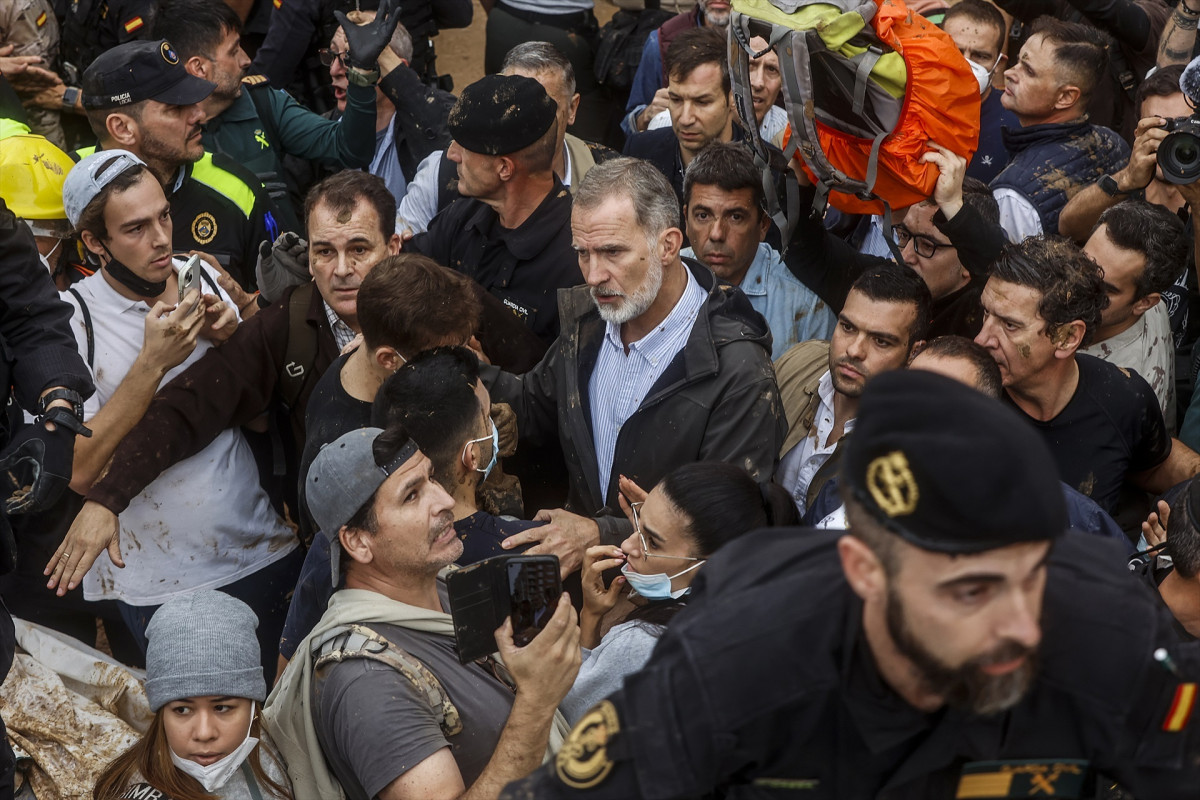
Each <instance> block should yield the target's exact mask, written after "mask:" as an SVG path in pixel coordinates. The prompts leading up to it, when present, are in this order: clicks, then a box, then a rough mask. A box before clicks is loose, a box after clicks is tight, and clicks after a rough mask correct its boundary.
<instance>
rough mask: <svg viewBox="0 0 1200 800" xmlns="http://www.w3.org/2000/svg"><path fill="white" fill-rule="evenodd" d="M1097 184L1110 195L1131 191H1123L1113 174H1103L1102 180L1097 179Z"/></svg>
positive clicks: (1114, 195)
mask: <svg viewBox="0 0 1200 800" xmlns="http://www.w3.org/2000/svg"><path fill="white" fill-rule="evenodd" d="M1096 185H1097V186H1099V187H1100V191H1102V192H1104V193H1105V194H1106V195H1108V196H1109V197H1116V196H1118V195H1123V194H1129V192H1122V191H1121V187H1120V185H1118V184H1117V179H1116V178H1114V177H1113V176H1112V175H1101V176H1100V180H1098V181H1096Z"/></svg>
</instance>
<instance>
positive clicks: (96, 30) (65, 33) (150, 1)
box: [54, 0, 158, 86]
mask: <svg viewBox="0 0 1200 800" xmlns="http://www.w3.org/2000/svg"><path fill="white" fill-rule="evenodd" d="M54 12H55V14H56V15H57V16H58V18H59V19H60V20H61V21H62V44H61V47H60V53H61V54H62V61H63V73H64V74H63V77H64V78H65V79H66V81H67V83H68V84H70V85H72V86H78V85H79V80H80V78H81V77H82V76H83V71H84V70H86V69H87V68H88V65H89V64H91V63H92V61H94V60H95V59H96V56H98V55H100V54H101V53H103V52H104V51H105V50H110V49H112V48H114V47H116V46H117V45H119V44H124V43H125V42H132V41H134V40H135V39H146V38H149V36H150V32H151V31H152V30H153V28H154V17H155V15H156V14H157V13H158V3H156V2H154V0H56V2H55V7H54Z"/></svg>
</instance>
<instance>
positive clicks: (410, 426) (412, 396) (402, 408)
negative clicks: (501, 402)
mask: <svg viewBox="0 0 1200 800" xmlns="http://www.w3.org/2000/svg"><path fill="white" fill-rule="evenodd" d="M478 381H479V360H478V359H477V358H476V357H475V355H474V354H473V353H472V352H471V351H470V350H467V349H466V348H465V347H435V348H433V349H432V350H425V351H423V352H421V353H418V354H417V355H416V356H414V357H413V359H412V360H411V361H409V362H408V363H406V364H405V365H404V366H402V367H401V368H400V369H398V370H396V372H395V374H393V375H391V376H389V377H388V379H387V380H385V381H384V382H383V385H382V386H380V387H379V392H378V393H376V395H375V402H374V403H373V405H372V407H371V422H372V424H375V425H379V426H387V427H388V428H391V427H392V426H393V425H397V424H399V425H402V426H403V427H404V428H405V430H407V431H408V432H409V433H410V434H412V439H413V441H414V442H416V443H417V447H419V448H421V452H422V453H424V454H425V455H427V456H428V457H429V460H430V461H431V462H433V474H434V475H435V476H436V477H437V479H438V480H439V481H442V480H446V479H447V478H448V477H449V476H451V475H453V474H454V465H455V463H456V462H457V461H458V454H459V452H460V451H461V450H462V446H463V443H464V442H465V441H467V440H468V439H471V438H473V437H474V434H475V430H476V427H475V423H476V421H477V420H478V419H479V418H480V417H479V415H480V409H479V398H478V397H477V396H476V394H475V384H476V383H478Z"/></svg>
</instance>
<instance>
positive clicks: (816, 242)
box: [784, 187, 1006, 339]
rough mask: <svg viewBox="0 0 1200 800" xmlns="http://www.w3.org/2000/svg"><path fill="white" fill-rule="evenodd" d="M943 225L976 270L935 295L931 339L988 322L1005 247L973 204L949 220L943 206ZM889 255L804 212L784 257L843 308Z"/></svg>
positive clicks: (805, 196) (805, 193)
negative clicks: (990, 286) (986, 305)
mask: <svg viewBox="0 0 1200 800" xmlns="http://www.w3.org/2000/svg"><path fill="white" fill-rule="evenodd" d="M800 191H801V194H800V207H801V208H807V207H808V206H807V204H809V203H811V202H812V195H811V193H812V191H813V190H812V189H811V188H808V187H802V188H801V190H800ZM933 222H934V224H935V225H936V226H937V228H938V230H940V231H941V232H942V233H944V234H946V238H947V239H949V240H950V243H951V244H953V245H954V246H955V249H957V250H958V259H959V261H960V262H962V265H963V266H964V267H965V268H966V269H967V271H968V272H970V273H971V281H970V282H969V283H968V284H967V285H966V286H964V287H963V288H961V289H958V290H957V291H955V292H952V293H950V294H948V295H946V296H945V297H941V298H938V299H937V300H936V301H934V303H933V306H932V308H931V309H930V311H931V314H932V317H931V319H930V325H929V337H928V338H930V339H932V338H934V337H935V336H945V335H947V334H957V335H959V336H966V337H968V338H972V339H973V338H975V335H976V334H977V333H979V328H980V326H981V325H982V324H983V316H982V315H983V310H982V307H981V306H980V305H979V295H980V294H981V293H982V292H983V285H984V283H986V282H987V274H988V270H990V269H991V266H992V262H994V261H995V260H996V256H998V255H1000V250H1001V248H1003V247H1004V244H1005V241H1006V240H1005V238H1004V231H1003V230H1002V229H1001V228H1000V226H999V225H995V224H993V223H990V222H988V221H987V220H985V219H983V217H981V216H980V215H979V213H978V212H977V211H975V210H974V209H973V208H971V207H970V206H967V205H964V206H963V207H962V209H960V210H959V212H958V213H957V214H955V215H954V219H951V220H947V219H946V218H945V216H943V215H942V212H941V211H938V212H937V213H936V214H934V216H933ZM887 260H888V259H885V258H880V257H879V256H873V255H868V254H866V253H860V252H858V250H856V249H855V248H854V247H852V246H851V245H849V244H847V243H846V242H845V241H843V240H842V239H840V238H838V237H837V236H835V235H834V234H832V233H830V232H829V231H827V230H826V229H825V227H824V226H823V225H822V224H821V221H820V220H819V219H812V218H811V217H809V215H807V214H802V215H801V217H800V220H799V222H798V223H797V224H796V228H795V230H794V231H792V240H791V242H790V243H789V246H788V249H787V251H786V252H785V253H784V263H786V264H787V266H788V269H789V270H791V272H792V274H793V275H795V276H796V278H797V279H798V280H800V281H801V282H802V283H803V284H805V285H806V286H808V288H810V289H812V290H813V291H814V292H816V293H817V296H818V297H820V298H821V299H822V300H824V301H825V304H826V305H828V306H829V307H830V308H831V309H833V311H834V313H840V312H841V310H842V306H844V305H845V304H846V295H848V294H849V293H850V287H851V286H852V285H853V284H854V281H855V280H857V279H858V276H859V275H862V274H863V273H864V272H866V271H867V270H868V269H870V268H871V267H873V266H876V265H878V264H883V263H885V262H886V261H887Z"/></svg>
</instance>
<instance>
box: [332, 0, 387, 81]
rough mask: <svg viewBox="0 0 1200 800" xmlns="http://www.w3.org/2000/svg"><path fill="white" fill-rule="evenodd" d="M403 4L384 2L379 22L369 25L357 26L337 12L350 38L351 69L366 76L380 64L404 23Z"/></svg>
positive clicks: (378, 15)
mask: <svg viewBox="0 0 1200 800" xmlns="http://www.w3.org/2000/svg"><path fill="white" fill-rule="evenodd" d="M399 6H400V3H399V0H382V2H381V3H380V4H379V10H378V11H377V12H376V13H375V19H373V20H371V21H370V22H368V23H367V24H366V25H355V24H354V23H353V22H351V21H350V20H349V19H347V17H346V15H345V14H344V13H342V12H341V11H335V12H333V13H334V14H336V15H337V21H338V24H339V25H341V26H342V31H343V32H344V33H345V34H346V43H347V44H348V45H349V46H350V53H349V55H348V56H346V61H347V62H348V64H349V66H351V67H354V68H355V69H358V70H362V71H363V72H373V71H374V70H375V69H376V65H377V64H378V62H379V54H380V53H382V52H383V48H385V47H387V46H388V42H390V41H391V40H392V34H393V33H395V32H396V25H397V24H398V23H399V22H400V7H399Z"/></svg>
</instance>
